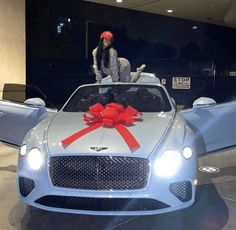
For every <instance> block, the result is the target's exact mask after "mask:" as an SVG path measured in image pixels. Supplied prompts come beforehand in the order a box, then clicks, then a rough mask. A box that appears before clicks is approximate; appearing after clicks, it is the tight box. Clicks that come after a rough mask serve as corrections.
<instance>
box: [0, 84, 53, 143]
mask: <svg viewBox="0 0 236 230" xmlns="http://www.w3.org/2000/svg"><path fill="white" fill-rule="evenodd" d="M15 86H18V85H15ZM15 86H12V85H11V90H7V92H6V90H5V92H4V94H3V98H4V100H0V141H3V142H7V143H10V144H13V145H17V146H19V145H21V143H22V140H23V138H24V136H25V135H26V134H27V132H28V131H29V130H30V129H32V128H33V127H34V126H36V125H37V124H38V123H39V122H40V121H42V120H44V119H46V118H48V117H50V116H54V115H55V114H56V113H57V110H56V109H50V108H47V107H46V106H44V105H43V106H42V105H38V104H33V103H27V101H25V100H26V99H27V96H26V95H27V94H28V95H29V97H31V96H32V93H31V92H29V90H27V88H28V87H26V86H24V87H23V88H24V89H23V90H22V91H21V90H19V87H17V89H16V87H15ZM13 88H14V89H13ZM20 88H22V87H20ZM30 88H32V87H30ZM8 89H9V87H8ZM30 90H31V91H32V89H30ZM13 92H14V93H13ZM15 92H17V93H15ZM40 93H41V92H40ZM22 95H24V96H22ZM33 95H34V96H35V95H36V94H35V90H34V92H33ZM37 96H38V97H39V96H40V95H39V94H37ZM8 99H11V100H14V101H10V100H8ZM43 99H44V98H43ZM17 100H18V101H17ZM36 101H37V99H36ZM42 102H43V104H44V101H42Z"/></svg>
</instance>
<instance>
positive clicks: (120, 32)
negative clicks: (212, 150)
mask: <svg viewBox="0 0 236 230" xmlns="http://www.w3.org/2000/svg"><path fill="white" fill-rule="evenodd" d="M26 22H27V23H26V39H27V83H28V84H33V85H37V86H39V87H40V88H41V89H43V91H45V93H46V94H47V95H49V97H50V98H51V99H52V100H53V101H54V103H56V104H62V103H64V101H65V100H66V99H67V97H68V96H69V95H70V94H71V92H72V91H73V90H74V89H75V88H76V87H77V86H79V85H80V84H84V83H90V82H94V76H93V72H92V68H91V66H92V59H91V52H92V49H93V48H95V47H96V45H97V42H98V39H99V35H100V33H101V32H102V31H103V30H112V32H113V33H114V35H115V47H116V49H117V50H118V53H119V56H123V57H127V58H129V59H130V61H131V63H132V67H133V68H132V69H133V70H134V69H135V68H136V67H137V66H138V65H140V64H142V63H146V64H147V69H146V71H150V72H154V73H156V74H157V75H158V76H159V77H160V78H166V79H167V88H169V91H170V92H171V94H172V95H173V96H174V97H175V98H176V99H177V101H181V100H183V99H186V98H188V99H190V98H191V96H192V95H193V94H196V93H197V92H198V91H200V90H201V89H202V88H204V87H205V86H206V85H207V84H211V83H212V82H214V79H213V68H212V67H213V66H216V67H217V68H216V70H217V72H216V80H217V81H221V80H228V79H229V78H228V77H226V76H227V75H228V71H229V70H232V69H234V68H235V67H236V66H235V63H236V62H235V60H236V43H235V40H236V30H235V29H232V28H225V27H220V26H215V25H211V24H206V23H200V22H193V21H187V20H182V19H176V18H172V17H165V16H160V15H153V14H147V13H142V12H138V11H132V10H126V9H120V8H114V7H109V6H104V5H99V4H93V3H87V2H83V1H77V0H50V1H46V0H34V1H30V0H28V1H27V2H26ZM86 24H87V29H88V54H89V55H88V59H85V41H86V39H85V37H86ZM213 64H214V65H213ZM204 70H205V71H204ZM176 75H179V76H191V77H193V78H194V80H193V81H192V82H193V84H192V90H187V91H186V90H181V91H179V90H177V91H176V90H172V89H171V77H172V76H176Z"/></svg>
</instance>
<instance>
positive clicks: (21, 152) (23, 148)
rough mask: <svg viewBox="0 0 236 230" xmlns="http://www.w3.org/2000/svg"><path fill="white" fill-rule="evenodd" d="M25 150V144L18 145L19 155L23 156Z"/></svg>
mask: <svg viewBox="0 0 236 230" xmlns="http://www.w3.org/2000/svg"><path fill="white" fill-rule="evenodd" d="M26 151H27V147H26V145H22V146H21V147H20V155H21V156H24V155H25V154H26Z"/></svg>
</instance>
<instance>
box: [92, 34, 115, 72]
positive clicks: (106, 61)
mask: <svg viewBox="0 0 236 230" xmlns="http://www.w3.org/2000/svg"><path fill="white" fill-rule="evenodd" d="M112 43H113V41H112ZM112 43H111V45H110V46H108V47H106V48H105V49H103V38H102V39H100V40H99V42H98V48H97V55H96V59H97V68H98V70H101V66H102V58H103V55H104V66H105V67H106V68H108V67H109V58H110V52H109V50H110V48H112Z"/></svg>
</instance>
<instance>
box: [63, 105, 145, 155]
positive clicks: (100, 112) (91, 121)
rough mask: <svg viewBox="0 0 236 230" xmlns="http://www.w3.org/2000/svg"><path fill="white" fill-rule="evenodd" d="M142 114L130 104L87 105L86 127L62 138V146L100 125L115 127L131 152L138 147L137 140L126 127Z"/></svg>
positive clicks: (139, 118)
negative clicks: (125, 106)
mask: <svg viewBox="0 0 236 230" xmlns="http://www.w3.org/2000/svg"><path fill="white" fill-rule="evenodd" d="M141 117H142V114H141V113H140V112H138V111H137V110H136V109H134V108H133V107H131V106H128V107H127V108H124V106H123V105H121V104H118V103H110V104H107V105H106V106H105V107H104V106H103V105H101V104H99V103H98V104H95V105H92V106H90V107H89V111H88V112H86V113H85V114H84V121H85V122H86V123H87V124H88V125H89V126H88V127H87V128H85V129H82V130H80V131H79V132H77V133H74V134H73V135H71V136H69V137H67V138H66V139H64V140H62V141H61V143H62V144H63V146H64V148H66V147H67V146H68V145H70V144H71V143H72V142H74V141H76V140H77V139H79V138H80V137H82V136H84V135H86V134H88V133H90V132H92V131H94V130H95V129H98V128H100V127H110V128H115V129H116V130H117V131H118V132H119V134H120V135H121V136H122V137H123V139H124V141H125V142H126V144H127V145H128V146H129V148H130V150H131V151H132V152H133V151H135V150H136V149H138V148H139V147H140V145H139V143H138V141H137V140H136V139H135V137H134V136H133V135H132V134H131V133H130V131H129V130H128V129H127V128H126V126H129V125H132V124H133V123H134V122H135V121H141Z"/></svg>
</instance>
